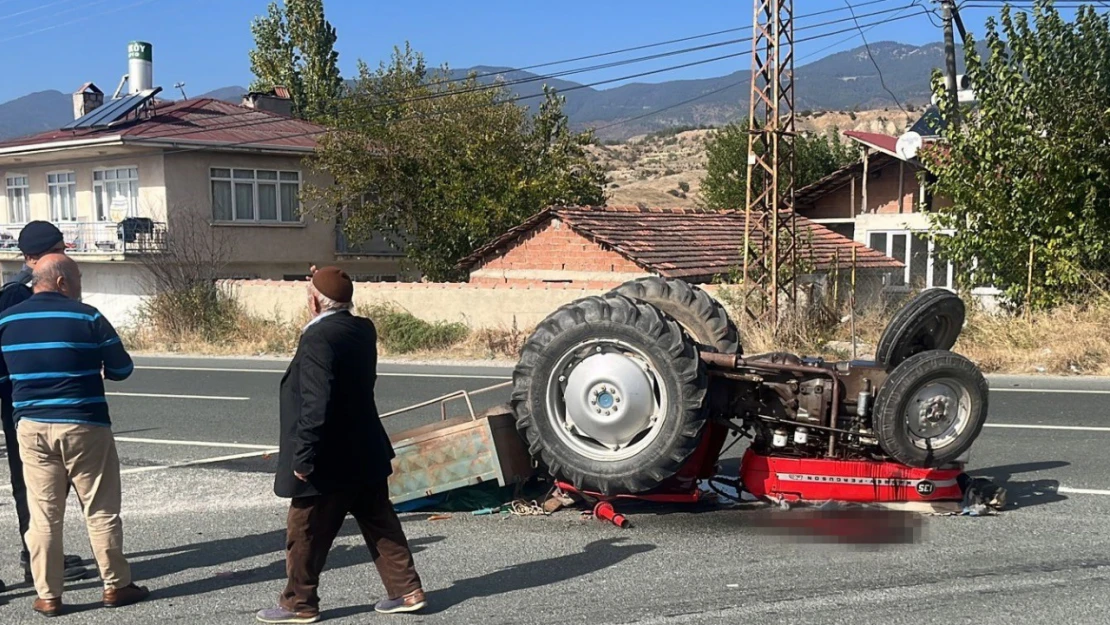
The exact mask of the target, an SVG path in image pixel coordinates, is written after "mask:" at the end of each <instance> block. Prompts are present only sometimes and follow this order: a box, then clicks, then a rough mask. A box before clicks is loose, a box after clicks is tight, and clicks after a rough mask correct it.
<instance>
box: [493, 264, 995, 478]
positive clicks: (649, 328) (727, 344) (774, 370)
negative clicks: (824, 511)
mask: <svg viewBox="0 0 1110 625" xmlns="http://www.w3.org/2000/svg"><path fill="white" fill-rule="evenodd" d="M964 316H965V310H964V304H963V302H962V301H961V300H960V299H959V298H958V297H957V296H956V295H954V294H952V293H951V292H949V291H946V290H942V289H936V290H927V291H924V292H922V293H921V294H920V295H918V296H917V297H915V298H913V299H912V300H911V301H909V302H908V303H907V304H906V305H905V306H904V307H903V308H902V309H901V310H899V311H898V313H897V314H896V315H895V316H894V318H893V319H892V320H891V322H890V324H889V326H888V327H887V328H886V330H885V332H884V334H883V336H882V338H881V340H880V341H879V344H878V346H877V350H876V355H875V359H874V360H873V361H840V362H827V361H824V360H822V359H819V358H808V357H802V356H797V355H794V354H789V353H782V352H776V353H768V354H760V355H754V356H747V355H744V353H743V351H742V349H741V345H740V337H739V336H738V332H737V328H736V326H735V324H734V323H733V321H732V320H730V319H729V316H728V314H727V313H726V311H725V309H724V308H723V307H722V306H721V304H720V303H719V302H717V301H716V300H715V299H714V298H712V297H711V296H710V295H709V294H708V293H706V292H705V291H703V290H701V289H699V288H697V287H695V286H693V285H690V284H687V283H685V282H683V281H680V280H669V279H663V278H658V277H649V278H643V279H640V280H635V281H632V282H629V283H626V284H624V285H622V286H620V287H619V288H617V289H615V290H614V291H612V292H610V293H608V294H606V295H603V296H597V297H587V298H584V299H580V300H577V301H574V302H572V303H570V304H567V305H565V306H563V307H561V308H559V309H558V310H556V311H554V312H553V313H552V314H551V315H549V316H548V317H547V318H546V319H545V320H544V321H543V322H542V323H540V324H539V326H538V327H537V328H536V330H535V332H534V333H533V334H532V335H531V336H530V337H529V338H528V340H527V342H526V343H525V345H524V347H523V349H522V351H521V356H520V360H519V362H518V364H517V366H516V369H515V371H514V373H513V394H512V401H511V406H512V409H513V412H514V415H515V418H516V423H517V428H518V430H519V431H520V432H521V434H522V436H523V438H524V440H525V441H526V442H527V444H528V446H529V450H530V452H531V454H532V456H533V457H534V458H535V459H536V460H538V461H539V462H540V464H542V465H543V467H544V468H545V469H546V470H547V471H548V472H550V473H551V475H552V476H554V477H555V478H557V479H558V480H561V481H564V482H566V483H568V484H570V485H572V486H573V487H574V488H575V489H578V490H581V491H583V492H592V493H598V494H601V495H604V496H608V497H612V496H621V495H645V494H651V493H658V492H675V491H676V490H679V491H681V490H684V489H689V488H692V487H693V485H694V484H696V482H697V481H698V480H701V479H706V478H708V477H712V476H713V475H714V474H715V472H716V470H717V466H718V462H719V459H720V455H721V452H722V449H723V448H724V445H725V443H726V442H727V441H728V437H729V436H730V435H735V436H745V437H748V438H750V439H751V440H750V445H749V450H748V455H749V456H750V457H752V458H754V459H756V460H768V461H780V462H793V461H797V462H799V463H807V462H808V463H810V466H824V467H839V468H835V470H834V469H831V468H830V469H827V470H826V471H827V472H831V473H834V474H835V476H833V478H832V479H834V480H842V479H855V478H851V477H844V476H852V475H856V476H870V477H868V480H870V481H867V480H863V481H865V482H867V483H868V484H871V483H877V482H875V479H873V478H875V477H876V476H878V475H880V474H883V475H894V474H896V476H901V477H902V478H906V477H907V476H912V475H918V476H920V475H928V474H929V472H931V471H932V472H940V471H952V470H953V468H954V467H955V468H956V469H957V471H956V472H957V473H958V467H959V464H958V461H959V459H960V458H961V456H962V455H964V454H965V453H966V452H967V451H968V449H969V448H970V446H971V445H972V443H974V441H975V439H976V438H977V437H978V435H979V433H980V431H981V430H982V428H983V425H984V422H985V419H986V415H987V400H988V389H987V383H986V380H985V379H984V377H983V375H982V373H981V372H980V371H979V369H978V368H977V367H976V366H975V365H974V364H973V363H972V362H971V361H969V360H968V359H966V358H964V357H963V356H960V355H958V354H956V353H953V352H952V351H950V350H951V348H952V346H953V345H954V344H955V342H956V339H957V338H958V336H959V334H960V331H961V329H962V326H963V322H964ZM748 460H749V458H746V459H745V462H746V463H747V462H748ZM782 466H786V465H782ZM791 466H802V465H799V464H797V463H795V464H794V465H791ZM845 467H847V469H845ZM861 467H862V469H861ZM890 467H894V468H895V469H894V472H893V474H892V473H891V469H890ZM823 470H825V469H823ZM817 473H821V471H817ZM952 475H954V473H952ZM828 479H830V478H829V476H828V475H824V476H822V475H817V477H816V480H817V481H821V480H828ZM894 482H895V483H897V482H898V480H894ZM907 483H908V482H907ZM915 483H928V484H930V486H929V488H933V486H932V485H931V484H932V482H928V480H927V479H924V478H923V479H920V480H918V481H917V482H915ZM917 490H918V493H921V494H924V495H928V494H930V493H925V492H923V488H922V487H921V486H920V485H919V486H918V489H917ZM930 492H931V491H930Z"/></svg>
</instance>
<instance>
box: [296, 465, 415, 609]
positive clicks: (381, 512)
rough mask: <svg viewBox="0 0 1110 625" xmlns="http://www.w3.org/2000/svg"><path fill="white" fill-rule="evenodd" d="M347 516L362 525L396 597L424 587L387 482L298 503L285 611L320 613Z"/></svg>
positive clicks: (380, 572) (388, 590) (384, 579)
mask: <svg viewBox="0 0 1110 625" xmlns="http://www.w3.org/2000/svg"><path fill="white" fill-rule="evenodd" d="M347 514H350V515H351V516H353V517H354V518H355V520H356V521H357V522H358V527H359V530H361V531H362V536H363V538H364V539H365V540H366V546H367V547H369V549H370V555H371V557H372V558H373V559H374V565H375V566H377V568H378V575H380V576H381V579H382V584H383V585H384V586H385V590H386V593H387V594H388V595H389V598H390V599H395V598H397V597H401V596H403V595H406V594H408V593H410V592H412V591H414V590H417V589H419V588H420V587H421V586H420V576H419V575H418V574H417V572H416V565H415V563H414V562H413V558H412V551H411V550H410V549H409V544H408V540H407V539H406V538H405V532H404V530H403V529H402V528H401V520H400V519H398V518H397V513H396V512H395V511H394V510H393V504H392V502H390V501H389V486H388V484H387V483H385V482H383V483H381V484H380V485H378V486H376V487H373V488H367V489H365V490H360V491H348V492H340V493H329V494H326V495H316V496H313V497H297V498H294V499H293V500H292V502H291V503H290V505H289V515H288V519H287V533H288V536H287V540H286V546H285V569H286V574H287V576H288V582H287V584H286V586H285V590H284V591H283V592H282V593H281V597H280V599H279V603H280V605H281V607H282V608H284V609H286V610H289V611H292V612H300V613H313V614H314V613H316V612H318V611H319V606H320V596H319V595H318V594H317V587H318V585H319V582H320V573H321V572H323V570H324V564H325V562H326V560H327V557H328V552H329V551H330V550H331V546H332V543H333V542H334V541H335V537H336V536H337V535H338V534H339V530H340V528H341V527H342V526H343V521H344V519H346V517H347Z"/></svg>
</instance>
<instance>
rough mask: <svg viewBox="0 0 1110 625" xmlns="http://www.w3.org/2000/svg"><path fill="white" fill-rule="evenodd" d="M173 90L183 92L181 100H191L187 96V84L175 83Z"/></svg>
mask: <svg viewBox="0 0 1110 625" xmlns="http://www.w3.org/2000/svg"><path fill="white" fill-rule="evenodd" d="M173 88H174V89H177V90H178V91H180V92H181V99H182V100H188V99H189V96H187V95H185V83H183V82H175V83H173Z"/></svg>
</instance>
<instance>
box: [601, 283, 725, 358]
mask: <svg viewBox="0 0 1110 625" xmlns="http://www.w3.org/2000/svg"><path fill="white" fill-rule="evenodd" d="M614 292H615V293H619V294H621V295H624V296H625V297H628V298H630V299H633V300H636V301H638V302H644V303H646V304H651V305H652V306H654V307H656V308H658V309H659V310H661V311H662V312H663V314H665V315H668V316H670V317H672V318H674V320H675V321H677V322H678V323H679V324H680V325H681V326H682V327H683V329H685V330H686V332H687V333H688V334H689V335H690V336H691V337H693V339H694V340H695V341H697V342H698V344H699V347H701V348H703V349H705V348H708V350H709V351H716V352H719V353H722V354H742V353H743V349H742V346H741V344H740V332H739V331H738V330H737V329H736V324H735V323H733V322H732V319H730V318H729V316H728V311H726V310H725V307H724V306H722V305H721V303H720V302H719V301H717V300H716V299H714V298H713V297H712V296H711V295H709V294H708V293H706V292H705V291H703V290H702V289H700V288H698V287H696V286H694V285H692V284H690V283H688V282H685V281H683V280H675V279H667V278H661V277H658V276H649V277H646V278H639V279H636V280H632V281H629V282H625V283H624V284H622V285H620V286H619V287H617V288H616V289H614Z"/></svg>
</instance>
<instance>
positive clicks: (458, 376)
mask: <svg viewBox="0 0 1110 625" xmlns="http://www.w3.org/2000/svg"><path fill="white" fill-rule="evenodd" d="M135 368H136V369H148V370H151V371H212V372H218V373H285V369H232V368H222V367H165V366H161V365H144V366H141V367H135ZM378 377H383V378H443V379H448V380H511V379H512V378H511V377H509V376H503V375H482V374H469V373H399V372H396V371H386V372H379V373H378Z"/></svg>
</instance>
